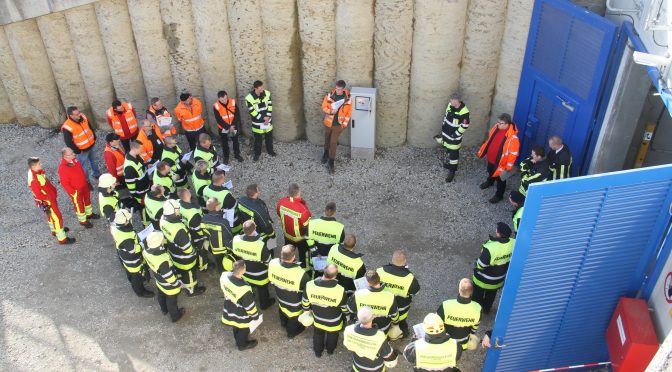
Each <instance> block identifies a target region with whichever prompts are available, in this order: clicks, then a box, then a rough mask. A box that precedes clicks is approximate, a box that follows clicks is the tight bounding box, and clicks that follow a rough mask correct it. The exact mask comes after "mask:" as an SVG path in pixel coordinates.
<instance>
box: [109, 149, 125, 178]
mask: <svg viewBox="0 0 672 372" xmlns="http://www.w3.org/2000/svg"><path fill="white" fill-rule="evenodd" d="M104 152H109V153H111V154H112V155H114V166H115V173H113V174H112V175H113V176H115V177H117V178H119V177H123V176H124V160H125V159H126V154H124V149H122V148H119V149H118V150H113V149H112V148H111V147H110V144H109V143H108V144H107V145H105V151H104Z"/></svg>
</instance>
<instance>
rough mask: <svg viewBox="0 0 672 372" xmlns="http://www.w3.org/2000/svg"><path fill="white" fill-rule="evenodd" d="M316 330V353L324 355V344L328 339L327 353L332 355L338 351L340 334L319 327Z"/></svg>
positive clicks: (314, 349)
mask: <svg viewBox="0 0 672 372" xmlns="http://www.w3.org/2000/svg"><path fill="white" fill-rule="evenodd" d="M314 328H315V330H314V332H313V351H315V353H316V354H322V351H324V343H325V338H326V343H327V353H329V354H332V353H333V352H334V350H336V346H337V345H338V334H339V332H327V331H325V330H323V329H319V328H317V327H314Z"/></svg>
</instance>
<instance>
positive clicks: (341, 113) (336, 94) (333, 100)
mask: <svg viewBox="0 0 672 372" xmlns="http://www.w3.org/2000/svg"><path fill="white" fill-rule="evenodd" d="M322 111H323V112H324V113H325V114H326V115H325V116H324V125H325V127H326V128H324V154H322V164H327V168H328V169H329V173H330V174H334V170H335V166H334V161H335V160H336V147H337V146H338V137H339V136H340V135H341V132H342V131H343V130H344V129H345V128H347V127H348V124H349V123H350V115H351V114H352V101H350V91H349V90H347V89H345V81H343V80H339V81H337V82H336V87H335V88H334V89H333V90H332V91H331V93H327V95H326V96H324V99H323V100H322Z"/></svg>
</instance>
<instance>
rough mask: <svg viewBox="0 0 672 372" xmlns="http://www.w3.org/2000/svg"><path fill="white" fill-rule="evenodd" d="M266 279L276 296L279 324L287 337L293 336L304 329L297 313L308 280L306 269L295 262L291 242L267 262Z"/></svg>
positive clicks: (294, 251) (299, 310)
mask: <svg viewBox="0 0 672 372" xmlns="http://www.w3.org/2000/svg"><path fill="white" fill-rule="evenodd" d="M268 280H270V282H271V284H273V286H274V287H275V295H276V297H277V298H278V313H279V314H280V325H282V326H283V327H285V329H286V330H287V337H288V338H294V337H296V336H298V335H299V334H300V333H301V332H303V331H304V330H305V329H306V328H305V327H304V326H303V325H301V323H299V315H301V313H303V309H302V308H301V298H302V297H303V293H304V292H305V290H306V283H308V280H309V278H308V274H307V273H306V271H305V270H303V269H302V268H301V266H299V264H298V263H297V262H296V247H294V246H293V245H291V244H287V245H285V246H283V247H282V249H281V251H280V258H275V259H273V260H271V262H270V263H269V264H268Z"/></svg>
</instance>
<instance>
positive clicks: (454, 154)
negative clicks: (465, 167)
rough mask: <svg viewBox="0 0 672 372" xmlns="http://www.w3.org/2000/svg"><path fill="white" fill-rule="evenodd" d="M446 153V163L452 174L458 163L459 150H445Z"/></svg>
mask: <svg viewBox="0 0 672 372" xmlns="http://www.w3.org/2000/svg"><path fill="white" fill-rule="evenodd" d="M446 152H447V153H448V161H446V165H447V166H448V170H452V171H453V172H455V171H456V170H457V164H458V163H459V161H460V149H448V148H447V149H446Z"/></svg>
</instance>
